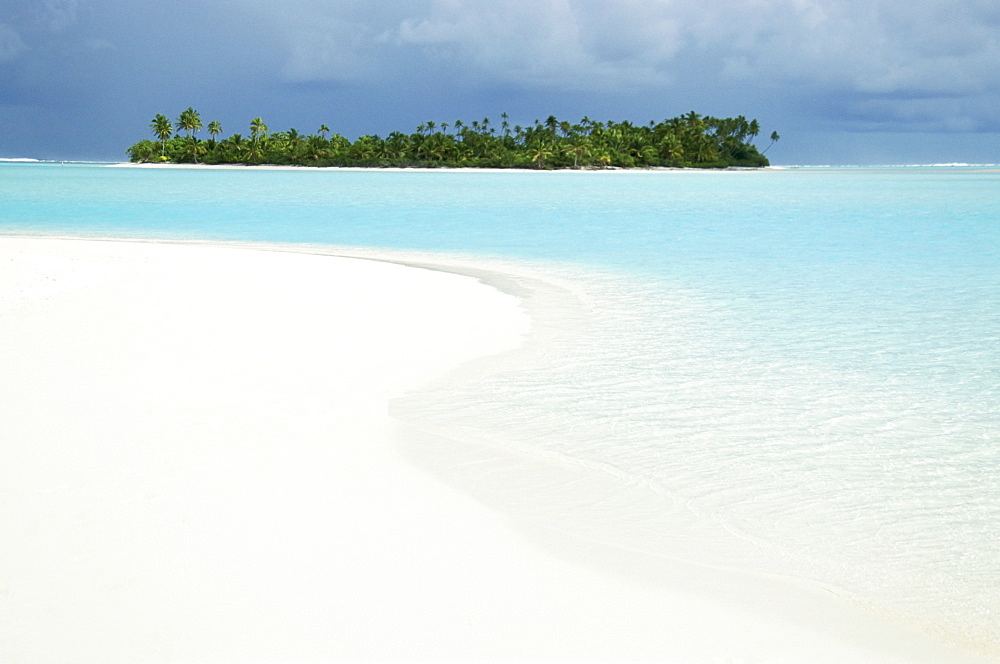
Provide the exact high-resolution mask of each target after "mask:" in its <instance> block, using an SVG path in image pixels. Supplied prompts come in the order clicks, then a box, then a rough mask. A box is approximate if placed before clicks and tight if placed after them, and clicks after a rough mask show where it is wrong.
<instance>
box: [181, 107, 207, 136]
mask: <svg viewBox="0 0 1000 664" xmlns="http://www.w3.org/2000/svg"><path fill="white" fill-rule="evenodd" d="M199 129H201V116H200V115H198V111H196V110H194V109H193V108H191V107H190V106H188V107H187V108H186V109H185V110H183V111H181V114H180V117H178V118H177V131H181V130H183V131H186V132H187V133H188V136H191V135H192V134H193V133H194V132H196V131H198V130H199Z"/></svg>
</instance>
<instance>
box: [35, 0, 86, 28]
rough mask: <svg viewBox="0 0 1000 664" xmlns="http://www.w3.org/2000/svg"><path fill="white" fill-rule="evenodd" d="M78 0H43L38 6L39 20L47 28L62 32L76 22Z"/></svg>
mask: <svg viewBox="0 0 1000 664" xmlns="http://www.w3.org/2000/svg"><path fill="white" fill-rule="evenodd" d="M76 13H77V0H43V1H42V2H40V3H39V6H38V22H39V24H40V25H41V26H42V27H43V28H45V29H46V30H50V31H52V32H62V31H63V30H65V29H66V28H68V27H70V26H71V25H73V24H74V23H76Z"/></svg>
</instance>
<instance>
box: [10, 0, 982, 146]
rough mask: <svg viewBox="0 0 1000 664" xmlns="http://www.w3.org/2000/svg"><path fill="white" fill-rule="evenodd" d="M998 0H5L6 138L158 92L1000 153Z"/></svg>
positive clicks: (225, 113) (92, 137)
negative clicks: (667, 124) (692, 127)
mask: <svg viewBox="0 0 1000 664" xmlns="http://www.w3.org/2000/svg"><path fill="white" fill-rule="evenodd" d="M998 63H1000V2H997V0H961V2H957V1H956V0H907V2H905V3H904V2H900V1H899V0H712V1H711V2H705V1H704V0H613V1H606V0H530V1H526V0H379V1H378V2H375V1H373V0H368V1H356V0H281V1H280V2H279V1H278V0H0V157H35V158H43V159H96V160H120V159H124V158H125V157H124V154H125V153H124V150H125V148H127V147H128V146H129V145H130V144H132V143H134V142H135V141H137V140H139V139H141V138H151V137H152V134H151V133H150V131H149V122H150V120H151V119H152V117H153V116H154V115H155V114H157V113H163V114H165V115H167V116H169V117H171V118H175V117H176V116H177V114H178V113H179V112H180V111H181V110H183V109H184V108H187V107H188V106H193V107H194V108H195V109H197V110H198V111H199V112H200V113H201V115H202V118H203V120H204V121H205V122H206V123H207V122H208V121H209V120H218V121H219V122H221V123H222V127H223V131H224V133H225V134H226V135H228V134H231V133H234V132H239V133H243V134H247V133H248V131H249V122H250V120H251V119H252V118H253V117H255V116H261V117H263V118H264V120H265V121H266V122H267V124H268V125H269V126H270V127H271V129H272V130H281V129H288V128H291V127H294V128H296V129H298V130H299V131H300V132H301V133H313V132H315V131H316V130H317V129H318V127H319V126H320V125H321V124H326V125H328V126H329V127H330V128H331V130H333V131H335V132H339V133H341V134H343V135H345V136H348V137H349V138H356V137H357V136H358V135H361V134H365V133H373V134H374V133H377V134H382V135H385V134H387V133H389V132H390V131H393V130H401V131H406V132H412V131H414V130H415V128H416V126H417V125H418V124H421V123H423V122H425V121H427V120H434V121H435V122H438V123H440V122H454V120H456V119H461V120H463V121H466V122H469V121H471V120H474V119H482V118H483V117H487V116H488V117H490V118H492V119H494V120H496V119H497V118H498V116H499V115H500V113H502V112H506V113H508V114H509V115H510V118H511V123H512V124H530V123H531V122H533V121H534V120H535V119H544V118H545V117H547V116H549V115H555V116H556V117H558V118H559V119H561V120H570V121H576V120H579V119H580V118H582V117H583V116H588V117H590V118H591V119H594V120H609V119H613V120H630V121H632V122H636V123H645V122H648V121H650V120H662V119H665V118H668V117H673V116H676V115H679V114H681V113H685V112H687V111H690V110H695V111H697V112H699V113H702V114H706V115H715V116H735V115H745V116H747V117H750V118H757V119H758V120H759V121H760V123H761V126H762V129H763V132H762V137H761V139H760V140H759V141H758V142H759V143H762V147H763V145H766V143H767V141H766V139H764V138H763V137H766V136H767V135H769V134H770V133H771V131H773V130H777V131H778V132H779V133H780V134H781V136H782V140H781V141H780V142H779V143H778V144H777V145H775V146H774V147H773V148H772V149H771V151H770V152H769V153H768V154H769V156H770V157H771V158H772V161H773V162H774V163H780V164H850V163H854V164H884V163H948V162H972V163H997V162H1000V64H998Z"/></svg>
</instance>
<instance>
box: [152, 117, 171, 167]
mask: <svg viewBox="0 0 1000 664" xmlns="http://www.w3.org/2000/svg"><path fill="white" fill-rule="evenodd" d="M149 126H150V128H151V129H152V130H153V133H154V134H156V137H157V138H159V139H160V156H161V157H162V156H164V155H165V154H166V151H167V139H168V138H170V137H171V136H173V135H174V126H173V125H172V124H170V118H168V117H167V116H165V115H163V114H162V113H157V114H156V117H155V118H153V121H152V122H150V123H149Z"/></svg>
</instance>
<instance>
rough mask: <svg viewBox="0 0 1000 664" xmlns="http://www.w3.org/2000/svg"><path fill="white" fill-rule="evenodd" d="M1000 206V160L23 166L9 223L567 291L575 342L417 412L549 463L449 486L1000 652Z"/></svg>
mask: <svg viewBox="0 0 1000 664" xmlns="http://www.w3.org/2000/svg"><path fill="white" fill-rule="evenodd" d="M998 191H1000V173H998V172H997V170H996V169H990V168H979V167H909V168H843V169H832V168H825V169H824V168H788V169H767V170H761V171H723V172H701V171H681V172H678V171H670V172H662V171H628V172H585V173H584V172H551V173H524V172H514V171H512V172H499V173H494V172H491V173H468V172H445V171H431V172H427V171H403V172H391V171H338V170H307V169H297V170H284V171H269V170H256V169H238V170H195V169H149V168H108V167H105V166H101V165H71V164H67V165H65V166H60V165H56V164H2V165H0V233H3V234H7V235H41V236H68V237H84V238H98V237H115V238H134V239H140V238H141V239H156V240H171V241H221V242H239V243H268V244H275V243H277V244H281V245H294V247H295V248H296V249H297V250H302V251H314V250H316V251H320V250H322V251H334V252H339V253H351V252H354V253H356V254H358V253H360V254H365V253H366V252H369V251H371V250H377V251H380V252H383V253H385V252H388V253H389V254H393V253H394V252H395V253H396V254H398V255H399V256H400V257H401V260H405V261H409V262H425V263H439V264H440V263H445V264H454V265H458V264H460V265H461V266H463V267H462V268H461V269H463V270H465V271H466V272H476V271H477V270H480V271H482V272H489V273H490V274H493V275H496V274H503V273H505V272H506V273H511V274H525V273H530V274H532V275H536V276H537V275H544V278H541V277H539V281H538V282H536V281H530V282H526V281H522V282H520V285H521V287H522V288H524V285H525V284H526V283H528V284H535V285H534V286H531V288H530V289H529V290H531V291H532V292H531V293H529V294H528V295H531V296H532V297H533V298H534V299H532V297H528V299H527V300H526V303H527V304H526V305H525V306H527V307H528V309H529V312H530V313H532V314H533V316H534V318H535V320H536V321H537V322H536V325H538V328H539V329H541V330H544V331H547V333H548V334H549V335H550V338H549V340H548V341H549V343H547V344H545V345H544V347H543V345H542V344H540V343H539V344H537V345H531V344H529V346H528V347H527V348H526V349H523V350H522V351H520V352H518V353H514V354H509V355H506V356H502V357H501V358H500V359H498V360H497V361H496V362H494V363H492V364H491V365H490V366H488V367H482V368H481V371H480V372H479V373H476V374H475V375H474V376H470V379H472V378H474V380H469V381H467V382H465V383H463V382H460V381H449V382H446V383H441V384H439V385H437V386H436V387H432V388H428V389H424V390H421V391H419V392H417V393H414V394H411V395H408V396H405V397H403V398H401V399H398V400H396V401H395V402H394V404H393V413H394V415H395V416H396V417H398V418H399V419H401V420H402V421H404V422H406V423H408V424H409V425H410V426H412V427H413V429H414V430H415V431H416V432H418V433H420V434H421V435H422V436H423V438H421V441H422V442H420V445H422V446H424V448H427V449H431V448H433V449H432V454H431V456H430V457H429V456H428V455H427V454H423V456H422V458H424V459H426V458H444V459H448V458H452V457H454V455H455V454H456V447H457V448H459V452H458V453H460V450H461V447H462V445H463V444H468V445H470V446H473V447H475V446H478V447H480V448H483V449H489V450H491V454H493V455H494V456H493V457H492V458H494V459H498V458H501V457H502V456H503V455H504V454H515V455H527V456H528V457H530V458H533V459H537V460H539V464H541V466H540V468H541V469H542V470H539V472H538V473H537V474H534V475H532V477H531V478H527V479H526V478H524V477H511V478H508V479H507V480H506V481H497V482H495V483H492V484H491V483H489V482H486V481H484V478H483V476H482V475H479V474H477V473H476V471H474V470H471V469H470V468H467V467H463V466H462V464H450V465H449V464H447V463H441V464H438V465H437V466H436V467H435V468H430V470H431V472H434V473H437V474H439V475H440V476H441V478H442V479H444V480H445V481H447V482H449V483H451V484H453V485H455V486H458V487H459V488H461V489H462V490H463V491H467V492H470V493H472V494H475V495H477V497H478V498H479V499H480V500H483V501H485V502H487V503H488V504H490V505H492V506H494V507H496V508H497V509H500V510H502V511H504V510H505V511H507V512H510V513H516V514H521V515H534V518H536V519H539V520H540V522H541V523H543V524H544V525H545V527H553V528H557V529H559V530H560V531H561V532H566V533H568V534H570V535H572V536H576V537H580V538H584V539H589V540H593V541H598V542H599V543H601V544H603V545H607V546H610V547H617V548H620V549H623V550H627V551H631V552H637V553H641V554H643V555H648V556H652V557H653V558H654V559H656V558H658V557H659V558H662V559H664V560H681V561H686V562H692V563H697V564H698V565H703V566H707V567H711V568H717V569H727V570H737V571H743V572H748V573H753V574H761V575H773V576H779V577H786V578H793V579H795V580H796V581H797V582H802V583H805V584H809V585H812V586H814V587H818V588H823V589H827V590H829V591H830V592H833V593H835V594H837V595H839V596H841V597H843V598H844V599H845V600H846V601H847V602H850V603H852V604H854V605H857V606H858V607H860V609H861V610H864V611H869V612H872V613H875V614H878V615H881V616H885V617H888V618H890V619H892V620H894V621H896V622H898V623H900V624H904V625H907V626H910V627H913V628H915V629H918V630H921V631H924V632H927V633H929V634H932V635H933V636H934V637H935V638H939V639H941V640H942V641H946V642H949V643H955V644H958V645H959V646H961V647H963V648H966V649H968V651H970V652H976V653H980V654H985V655H988V656H992V657H997V656H1000V640H998V637H997V634H996V630H995V625H996V624H998V623H1000V584H998V583H997V581H996V579H997V578H1000V546H998V542H1000V445H998V442H997V439H996V432H997V431H998V430H1000V352H998V350H997V349H998V348H1000V270H998V269H997V266H998V265H1000V195H998V194H997V192H998ZM348 248H350V249H348ZM483 278H484V279H489V278H490V277H483ZM541 283H544V284H548V285H549V286H544V285H540V284H541ZM501 286H502V285H501ZM519 294H520V295H522V296H523V295H525V293H523V292H522V293H519ZM553 339H554V340H555V341H554V342H553ZM543 348H544V352H543V351H542V349H543ZM432 434H433V435H432ZM418 437H419V436H416V435H415V439H416V438H418ZM434 455H437V456H434ZM417 456H420V455H417ZM548 463H555V464H564V465H568V466H569V467H572V468H574V469H579V473H578V474H577V475H573V476H572V477H568V478H567V477H566V476H562V475H560V476H558V477H559V479H553V478H554V477H556V476H555V475H552V474H546V472H545V471H544V466H545V464H548ZM498 467H505V466H503V464H502V463H501V464H499V466H498ZM498 472H499V471H498ZM494 477H501V478H502V477H503V475H502V473H501V474H499V475H494ZM608 478H612V480H613V481H611V482H610V483H609V482H608V481H607V479H608ZM581 485H582V486H589V487H592V489H590V490H591V491H592V493H591V494H590V495H592V496H593V500H591V501H581V500H580V496H581V493H580V491H579V490H578V489H579V486H581ZM526 486H531V487H533V488H532V490H531V491H530V492H526V491H525V490H524V488H525V487H526ZM508 487H516V488H517V489H518V490H517V491H511V490H509V489H508ZM622 503H624V505H625V506H623V504H622ZM622 515H626V516H625V517H623V516H622ZM609 521H612V522H613V523H609ZM595 524H600V527H599V528H598V527H595Z"/></svg>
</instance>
